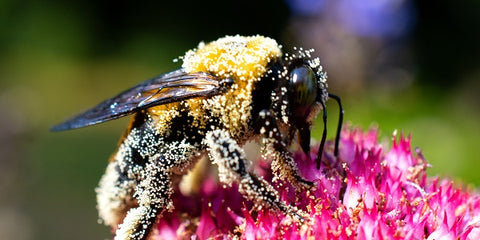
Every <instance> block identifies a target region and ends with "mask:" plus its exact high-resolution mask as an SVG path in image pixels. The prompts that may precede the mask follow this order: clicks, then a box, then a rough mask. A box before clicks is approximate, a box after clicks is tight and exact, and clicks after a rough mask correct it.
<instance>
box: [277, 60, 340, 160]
mask: <svg viewBox="0 0 480 240" xmlns="http://www.w3.org/2000/svg"><path fill="white" fill-rule="evenodd" d="M286 62H287V64H286V65H287V66H286V67H287V73H286V76H285V77H286V79H287V82H288V92H289V94H288V96H289V99H288V101H289V103H290V104H289V105H290V115H289V122H290V124H291V125H293V126H294V127H295V128H296V129H298V132H299V143H300V146H301V147H302V149H303V151H304V152H305V153H306V154H307V155H309V153H310V131H311V128H312V124H313V120H314V118H315V117H316V116H317V115H318V113H319V112H320V111H321V110H323V120H324V127H326V117H327V113H326V109H325V101H326V100H327V99H328V97H329V96H334V95H331V94H328V93H327V82H326V80H327V79H326V73H325V72H323V71H322V67H321V66H320V64H319V63H320V62H319V60H318V58H311V57H310V52H309V51H303V52H302V51H300V52H299V54H298V55H290V56H289V55H287V56H286ZM335 100H337V101H338V102H339V98H338V99H337V98H336V97H335ZM339 103H340V102H339ZM340 108H341V106H340ZM341 114H342V113H341ZM340 121H342V119H340ZM339 126H341V123H339ZM339 132H340V130H338V132H337V143H336V147H335V154H337V152H338V138H339V136H338V135H339ZM325 138H326V128H325V130H324V133H323V136H322V142H321V144H320V149H319V156H318V157H317V159H318V161H317V166H319V164H320V162H319V161H320V158H321V154H322V152H323V146H324V144H325Z"/></svg>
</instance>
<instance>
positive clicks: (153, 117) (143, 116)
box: [52, 35, 343, 239]
mask: <svg viewBox="0 0 480 240" xmlns="http://www.w3.org/2000/svg"><path fill="white" fill-rule="evenodd" d="M294 50H295V51H296V52H295V53H294V54H285V55H283V54H282V51H281V46H280V45H279V44H277V42H276V41H275V40H273V39H271V38H268V37H263V36H249V37H244V36H238V35H237V36H226V37H223V38H220V39H218V40H216V41H213V42H210V43H208V44H205V43H200V44H199V46H198V47H197V48H196V49H193V50H190V51H188V52H186V54H185V55H184V56H183V57H182V58H181V59H182V60H183V65H182V67H181V68H180V69H179V70H176V71H172V72H169V73H166V74H162V75H160V76H158V77H155V78H153V79H150V80H147V81H144V82H142V83H140V84H138V85H136V86H134V87H133V88H130V89H128V90H126V91H124V92H122V93H120V94H119V95H117V96H115V97H113V98H110V99H108V100H106V101H104V102H102V103H100V104H99V105H97V106H96V107H94V108H92V109H90V110H87V111H86V112H84V113H81V114H79V115H78V116H76V117H73V118H72V119H70V120H67V121H66V122H64V123H61V124H59V125H56V126H54V127H53V128H52V130H53V131H63V130H68V129H75V128H81V127H86V126H90V125H94V124H98V123H103V122H106V121H109V120H113V119H117V118H120V117H123V116H126V115H130V114H133V117H132V119H131V121H130V124H129V126H128V128H127V130H126V132H125V133H124V135H123V137H122V138H121V139H120V143H119V146H118V149H117V150H116V152H115V153H114V154H113V155H112V157H111V160H110V162H109V164H108V166H107V169H106V172H105V174H104V175H103V177H102V178H101V180H100V183H99V186H98V188H96V193H97V208H98V211H99V217H100V219H101V220H103V222H104V223H105V224H106V225H108V226H111V227H112V228H113V229H116V233H115V235H116V236H115V239H146V238H147V237H148V235H149V233H150V232H151V230H152V228H153V225H154V224H155V222H156V221H157V218H159V216H161V214H162V213H163V212H164V211H165V210H167V209H172V208H173V204H172V201H171V198H170V197H171V194H172V192H173V189H174V186H173V185H174V182H173V178H174V177H175V176H179V175H180V176H181V175H183V174H185V173H186V172H187V171H188V170H190V169H192V168H193V166H194V165H195V163H196V162H197V161H198V160H199V159H200V158H201V157H203V156H206V157H208V158H209V159H210V160H211V161H212V163H213V164H214V165H216V166H217V167H218V175H219V181H220V182H221V183H222V184H224V185H226V186H231V184H232V183H233V182H236V183H237V184H238V188H239V191H240V192H241V193H242V195H243V196H244V197H245V198H246V199H249V200H252V202H253V203H254V204H255V205H256V206H257V207H261V206H264V207H270V208H273V209H277V210H279V211H281V212H283V213H285V214H288V215H290V216H293V217H296V218H300V219H301V218H302V217H301V213H300V212H301V211H300V210H297V209H296V208H295V207H293V206H289V205H287V204H286V203H284V202H283V201H281V200H280V197H279V194H278V193H277V191H276V190H275V189H274V188H273V187H272V186H271V185H270V184H269V183H268V182H267V181H265V180H264V179H263V178H261V177H259V176H257V175H256V174H255V173H254V172H252V171H251V170H250V169H249V164H250V162H249V161H248V160H247V158H246V155H245V152H244V150H243V148H242V146H243V145H244V144H245V143H246V142H247V141H249V140H252V139H259V140H260V143H261V145H262V150H261V151H262V154H264V155H265V156H268V157H269V159H272V169H273V171H274V173H275V175H276V176H277V177H279V178H282V179H286V180H288V181H290V182H292V183H294V184H297V186H303V187H311V186H312V185H313V183H312V182H309V181H307V180H305V179H303V178H302V177H301V176H300V174H299V172H298V169H297V167H296V164H295V162H294V160H293V158H292V154H291V153H290V152H289V149H288V148H289V146H290V145H292V143H293V142H294V141H295V140H297V139H298V141H297V142H298V143H299V145H300V146H301V148H302V150H303V151H304V152H305V153H306V154H307V155H309V152H310V132H311V128H312V125H313V120H314V118H315V117H316V116H317V115H318V114H319V113H320V111H323V123H324V131H323V135H322V140H321V143H320V146H319V153H318V156H317V159H316V161H317V168H319V166H320V162H321V161H320V160H321V155H322V153H323V148H324V144H325V138H326V130H325V129H326V117H327V113H326V109H325V102H326V101H327V100H328V99H329V98H333V99H335V100H336V101H337V103H338V104H339V106H340V117H339V124H338V128H337V135H336V141H335V150H334V154H335V155H338V144H339V135H340V129H341V124H342V116H343V110H342V107H341V102H340V98H339V97H337V96H336V95H333V94H329V93H328V92H327V75H326V73H325V72H324V71H323V70H322V67H321V66H320V61H319V59H318V58H313V57H312V56H311V52H312V51H313V50H303V49H294Z"/></svg>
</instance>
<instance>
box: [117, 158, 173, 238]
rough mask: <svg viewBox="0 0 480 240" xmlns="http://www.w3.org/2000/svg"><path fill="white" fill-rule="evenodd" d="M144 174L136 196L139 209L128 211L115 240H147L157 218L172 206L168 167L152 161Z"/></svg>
mask: <svg viewBox="0 0 480 240" xmlns="http://www.w3.org/2000/svg"><path fill="white" fill-rule="evenodd" d="M155 157H156V158H158V156H155ZM144 173H145V178H144V179H143V180H142V181H141V182H140V183H139V184H138V185H137V187H136V189H135V194H134V196H135V198H136V199H137V201H138V207H135V208H131V209H130V210H129V211H128V213H127V215H126V216H125V218H124V219H123V222H122V223H121V224H120V225H119V228H118V229H117V231H116V233H115V240H120V239H135V240H140V239H146V238H147V236H148V235H149V233H150V231H151V229H152V227H153V225H154V224H155V221H156V218H157V216H158V215H160V214H161V213H162V212H163V211H164V210H165V209H167V208H168V205H169V204H171V200H170V195H171V193H172V186H171V179H170V171H169V169H168V167H165V166H162V165H161V164H158V161H151V162H149V163H148V164H147V166H145V169H144Z"/></svg>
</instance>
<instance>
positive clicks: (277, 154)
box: [256, 110, 314, 188]
mask: <svg viewBox="0 0 480 240" xmlns="http://www.w3.org/2000/svg"><path fill="white" fill-rule="evenodd" d="M256 131H257V133H260V134H262V135H264V138H263V139H262V144H263V154H264V156H265V157H267V158H271V159H272V170H273V172H274V174H275V176H274V181H275V180H277V179H279V178H287V180H289V181H290V182H291V183H293V184H298V183H299V184H301V185H302V187H307V188H310V187H313V185H314V184H313V183H312V182H310V181H307V180H305V179H304V178H303V177H302V176H300V173H299V172H298V168H297V164H296V163H295V160H294V159H293V157H292V154H291V153H290V152H289V151H288V150H287V146H286V144H285V142H284V140H283V136H282V133H281V132H280V130H279V129H278V125H277V120H276V119H275V117H274V115H273V114H272V112H271V111H270V110H262V111H260V113H259V116H258V119H257V122H256Z"/></svg>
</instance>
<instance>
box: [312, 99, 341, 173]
mask: <svg viewBox="0 0 480 240" xmlns="http://www.w3.org/2000/svg"><path fill="white" fill-rule="evenodd" d="M328 97H330V98H333V99H335V101H337V103H338V107H339V108H340V113H339V114H338V126H337V136H336V137H335V150H334V152H333V154H335V157H338V145H339V143H340V133H341V132H342V125H343V108H342V101H341V100H340V97H338V96H337V95H334V94H331V93H329V94H328ZM317 168H318V163H317Z"/></svg>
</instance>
